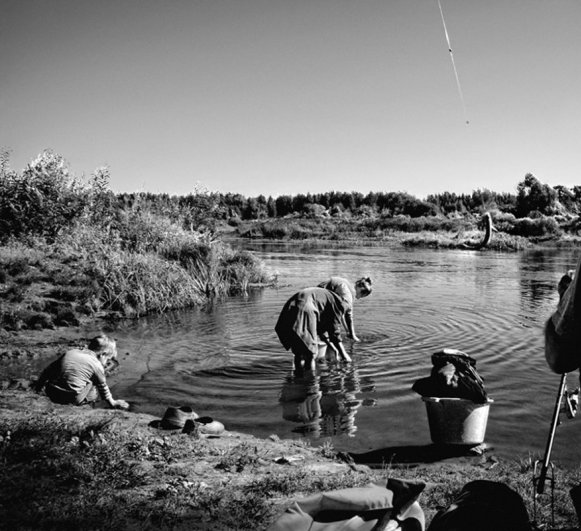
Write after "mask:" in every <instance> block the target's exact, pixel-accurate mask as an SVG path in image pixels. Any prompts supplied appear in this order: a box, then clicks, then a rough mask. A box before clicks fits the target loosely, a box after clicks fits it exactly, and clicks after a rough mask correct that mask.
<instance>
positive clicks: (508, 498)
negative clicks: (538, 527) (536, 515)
mask: <svg viewBox="0 0 581 531" xmlns="http://www.w3.org/2000/svg"><path fill="white" fill-rule="evenodd" d="M530 530H531V525H530V523H529V516H528V513H527V509H526V507H525V504H524V502H523V499H522V497H521V496H520V494H518V493H517V492H516V491H514V490H512V489H511V488H510V487H508V486H507V485H504V484H503V483H498V482H496V481H488V480H483V479H481V480H477V481H471V482H470V483H467V484H466V485H464V487H463V488H462V490H461V491H460V494H459V495H458V497H457V498H456V499H455V500H454V502H453V503H452V504H451V505H450V506H449V507H448V508H446V509H444V510H441V511H439V512H438V513H437V514H436V515H435V516H434V518H433V519H432V522H431V523H430V525H429V527H428V531H530Z"/></svg>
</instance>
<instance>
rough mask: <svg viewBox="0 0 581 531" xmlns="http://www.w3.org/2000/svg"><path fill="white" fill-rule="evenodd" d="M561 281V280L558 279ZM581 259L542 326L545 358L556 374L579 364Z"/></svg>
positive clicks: (572, 368)
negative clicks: (551, 312)
mask: <svg viewBox="0 0 581 531" xmlns="http://www.w3.org/2000/svg"><path fill="white" fill-rule="evenodd" d="M561 280H562V279H561ZM579 284H581V259H579V262H578V264H577V269H576V271H575V274H574V276H573V281H572V282H571V283H569V286H568V287H567V289H566V290H565V292H564V293H563V295H562V297H561V299H560V301H559V305H558V306H557V309H556V310H555V312H554V313H553V315H551V317H550V319H549V320H548V321H547V323H546V325H545V359H546V360H547V364H548V365H549V368H550V369H551V370H552V371H553V372H556V373H557V374H563V373H565V372H571V371H574V370H575V369H578V368H579V367H580V366H581V286H580V285H579Z"/></svg>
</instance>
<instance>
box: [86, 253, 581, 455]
mask: <svg viewBox="0 0 581 531" xmlns="http://www.w3.org/2000/svg"><path fill="white" fill-rule="evenodd" d="M248 246H249V248H251V249H252V250H253V251H254V252H255V253H256V254H257V255H258V256H259V257H260V258H261V259H262V260H263V261H264V262H265V264H266V266H267V267H268V268H270V269H271V270H275V271H277V273H278V279H279V287H277V288H267V289H261V290H253V291H251V292H250V293H248V295H247V296H239V297H233V298H229V299H226V300H222V301H215V302H214V303H213V304H211V305H210V306H208V307H207V308H205V309H203V310H202V309H198V310H192V311H184V312H175V313H170V314H167V315H163V316H151V317H148V318H144V319H141V320H139V321H135V322H130V323H125V324H123V325H120V326H118V327H117V328H116V329H115V330H109V331H108V332H110V333H111V334H113V335H114V336H115V337H116V338H117V340H118V346H119V353H120V362H121V365H120V368H119V369H118V370H117V372H116V373H115V374H114V375H113V376H112V377H111V379H110V383H111V386H112V390H113V393H114V396H116V397H120V398H124V399H126V400H129V401H130V402H131V403H132V405H133V409H134V410H135V411H140V412H147V413H151V414H153V415H156V416H159V417H161V416H162V415H163V412H164V411H165V409H166V407H168V406H170V405H190V406H192V407H193V408H194V409H195V410H196V411H197V412H198V413H200V414H202V415H210V416H212V417H214V418H216V419H218V420H220V421H222V422H223V423H224V424H225V425H226V427H227V428H228V429H231V430H236V431H242V432H248V433H252V434H254V435H257V436H261V437H265V436H269V435H271V434H276V435H278V436H279V437H283V438H308V439H310V440H311V441H312V442H313V443H315V444H321V443H324V442H326V441H330V442H332V443H333V445H334V446H335V448H336V449H338V450H346V451H352V452H368V451H371V450H378V449H382V448H389V447H398V446H409V445H412V446H422V445H429V444H430V442H431V441H430V432H429V428H428V423H427V417H426V410H425V406H424V403H423V402H422V400H421V398H420V396H419V395H418V394H416V393H415V392H414V391H412V389H411V387H412V384H413V383H414V382H415V381H416V380H417V379H419V378H423V377H425V376H428V375H429V373H430V369H431V359H430V358H431V354H432V353H434V352H436V351H439V350H441V349H442V348H454V349H459V350H461V351H463V352H465V353H466V354H469V355H470V356H472V357H473V358H475V359H476V362H477V363H476V369H477V371H478V372H479V374H480V375H481V376H482V378H483V379H484V383H485V387H486V390H487V392H488V394H489V396H490V397H491V398H492V399H493V400H494V402H493V404H492V405H491V407H490V415H489V419H488V426H487V431H486V443H487V444H488V445H489V446H491V447H492V448H494V452H495V454H497V455H500V456H503V457H507V458H517V459H520V458H526V457H527V456H529V455H530V456H532V457H533V458H534V457H539V456H542V454H543V452H544V448H545V444H546V439H547V435H548V431H549V427H550V420H551V415H552V411H553V407H554V401H555V395H556V392H557V388H558V383H559V376H558V375H555V374H552V373H551V372H550V371H549V369H548V367H547V365H546V362H545V359H544V354H543V335H542V330H543V323H544V321H545V320H546V319H547V317H548V316H549V315H550V313H551V312H552V310H553V309H554V307H555V305H556V303H557V300H558V295H557V291H556V285H557V282H558V281H559V278H560V277H561V275H562V274H563V273H564V272H565V271H566V270H568V269H571V268H574V266H575V264H576V261H577V257H578V256H579V251H574V250H570V249H569V250H555V249H553V250H534V251H527V252H520V253H495V252H490V251H486V252H478V251H451V250H426V249H421V250H420V249H404V248H396V249H394V248H387V247H365V246H352V247H347V248H337V247H334V246H331V245H328V246H325V245H317V246H301V245H300V244H294V245H282V244H281V245H274V244H271V245H260V244H255V245H254V247H252V246H251V244H248ZM331 275H340V276H344V277H346V278H349V279H352V280H355V279H356V278H358V277H360V276H362V275H369V276H371V277H372V278H373V287H374V290H373V294H372V295H371V296H370V297H367V298H365V299H361V300H358V301H356V302H355V309H354V315H355V323H356V330H357V334H358V335H359V337H360V339H361V342H360V343H357V344H353V343H351V342H350V341H349V340H346V346H347V348H348V351H349V352H350V353H351V356H352V358H353V363H352V364H350V365H334V364H323V365H321V366H320V367H319V369H318V372H317V374H316V375H314V376H313V377H307V378H302V379H300V378H296V377H295V376H294V375H293V372H292V356H291V355H290V354H289V353H288V352H286V351H285V350H284V349H283V348H282V347H281V345H280V344H279V342H278V339H277V337H276V334H275V332H274V324H275V322H276V319H277V317H278V314H279V312H280V309H281V307H282V305H283V304H284V302H285V301H286V300H287V299H288V298H289V297H290V296H291V295H292V294H293V293H295V292H296V291H298V290H299V289H301V288H303V287H307V286H312V285H315V284H317V283H319V282H320V281H322V280H324V279H326V278H328V277H329V276H331ZM93 332H96V330H87V331H86V333H87V335H90V334H91V333H93ZM568 380H569V385H570V386H577V385H578V379H577V375H576V374H572V375H571V376H570V377H569V379H568ZM580 417H581V414H580ZM580 443H581V418H575V419H573V420H566V417H565V416H564V415H563V423H562V424H561V425H560V426H559V428H558V429H557V436H556V439H555V445H554V448H553V459H554V460H555V462H557V463H558V462H562V463H566V464H568V465H573V464H577V463H578V461H579V460H580V459H581V450H579V447H580V446H581V444H580Z"/></svg>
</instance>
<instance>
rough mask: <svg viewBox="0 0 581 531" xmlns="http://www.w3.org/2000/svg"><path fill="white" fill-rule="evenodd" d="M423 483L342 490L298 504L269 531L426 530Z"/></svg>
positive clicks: (392, 481)
mask: <svg viewBox="0 0 581 531" xmlns="http://www.w3.org/2000/svg"><path fill="white" fill-rule="evenodd" d="M424 488H425V483H423V482H421V481H404V480H399V479H392V478H390V479H388V480H387V484H386V486H385V487H384V486H382V485H377V484H370V485H368V486H366V487H354V488H350V489H340V490H334V491H329V492H323V493H319V494H313V495H312V496H309V497H308V498H303V499H300V500H297V501H295V502H294V503H293V504H292V505H291V506H290V507H289V508H288V509H287V510H286V511H285V512H284V513H283V514H282V515H281V516H280V517H279V518H278V519H277V520H276V522H274V524H273V525H272V526H270V527H269V528H268V531H372V530H377V529H389V530H390V531H424V529H425V517H424V511H423V510H422V508H421V507H420V504H419V503H418V501H417V500H418V498H419V496H420V494H421V493H422V491H423V490H424Z"/></svg>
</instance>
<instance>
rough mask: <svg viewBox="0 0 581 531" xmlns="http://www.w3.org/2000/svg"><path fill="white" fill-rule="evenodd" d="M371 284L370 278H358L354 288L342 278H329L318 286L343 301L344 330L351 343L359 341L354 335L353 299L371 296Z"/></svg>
mask: <svg viewBox="0 0 581 531" xmlns="http://www.w3.org/2000/svg"><path fill="white" fill-rule="evenodd" d="M371 284H372V282H371V278H370V277H363V278H360V279H359V280H357V281H356V282H355V286H353V284H351V282H349V281H348V280H347V279H345V278H342V277H331V278H330V279H329V280H326V281H325V282H321V283H320V284H319V287H320V288H325V289H328V290H330V291H332V292H333V293H336V294H337V295H339V297H340V298H341V299H343V301H344V303H345V306H346V310H345V323H344V324H345V329H346V330H347V333H348V334H349V337H350V338H351V339H353V341H359V338H358V337H357V335H356V334H355V325H354V322H353V299H362V298H363V297H367V296H368V295H371V291H372V288H371Z"/></svg>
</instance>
